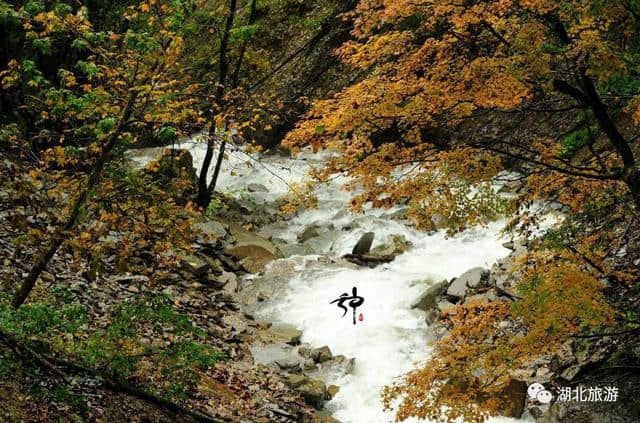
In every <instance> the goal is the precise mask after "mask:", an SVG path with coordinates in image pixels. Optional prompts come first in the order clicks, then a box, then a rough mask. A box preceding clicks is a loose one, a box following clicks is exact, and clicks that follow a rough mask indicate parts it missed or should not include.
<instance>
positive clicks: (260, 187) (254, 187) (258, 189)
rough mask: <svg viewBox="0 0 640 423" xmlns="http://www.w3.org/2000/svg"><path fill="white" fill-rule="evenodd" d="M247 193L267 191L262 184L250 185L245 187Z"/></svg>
mask: <svg viewBox="0 0 640 423" xmlns="http://www.w3.org/2000/svg"><path fill="white" fill-rule="evenodd" d="M247 191H249V192H269V189H267V187H265V186H264V185H262V184H256V183H251V184H249V185H247Z"/></svg>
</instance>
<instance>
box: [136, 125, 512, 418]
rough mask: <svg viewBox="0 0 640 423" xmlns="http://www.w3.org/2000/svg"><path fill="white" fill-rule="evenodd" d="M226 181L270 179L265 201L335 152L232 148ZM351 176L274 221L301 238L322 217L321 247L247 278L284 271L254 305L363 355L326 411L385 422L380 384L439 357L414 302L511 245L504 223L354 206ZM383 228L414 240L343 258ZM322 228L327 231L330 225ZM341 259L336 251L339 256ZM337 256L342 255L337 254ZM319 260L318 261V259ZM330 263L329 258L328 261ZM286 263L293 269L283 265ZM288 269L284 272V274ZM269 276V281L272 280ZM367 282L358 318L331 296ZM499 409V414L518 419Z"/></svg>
mask: <svg viewBox="0 0 640 423" xmlns="http://www.w3.org/2000/svg"><path fill="white" fill-rule="evenodd" d="M180 147H181V148H187V149H188V150H189V151H190V152H191V154H192V155H193V158H194V165H195V167H196V169H199V166H200V164H201V163H202V159H203V157H204V153H205V144H204V143H203V142H200V141H198V140H197V138H193V139H190V140H186V141H184V142H183V143H182V145H181V146H180ZM157 154H158V149H144V150H139V151H137V152H136V153H135V154H133V155H132V158H133V159H134V160H136V161H138V162H139V163H141V164H142V163H144V162H146V161H148V160H150V159H152V158H154V157H155V156H156V155H157ZM228 154H229V157H228V160H226V161H225V162H224V165H223V167H222V171H221V175H220V178H219V180H218V184H217V186H218V190H220V191H221V192H229V193H231V194H233V195H236V196H239V195H246V191H245V190H246V187H247V186H248V184H251V183H253V184H261V185H263V186H265V187H266V188H267V191H266V192H253V193H251V195H252V196H253V197H254V199H255V201H256V202H267V203H269V202H274V201H275V200H277V199H278V198H279V197H281V196H282V195H284V194H286V193H287V191H288V189H289V186H288V184H291V183H292V182H297V181H301V180H302V179H303V178H304V175H305V174H306V172H307V171H308V169H309V168H310V166H315V165H320V164H321V163H322V160H323V158H326V154H327V153H320V154H312V153H310V152H306V153H302V154H301V155H299V156H297V157H295V158H289V157H284V156H280V155H248V154H246V153H245V152H244V151H242V150H240V149H231V151H229V153H228ZM345 181H346V179H344V178H343V177H337V178H335V179H333V180H331V181H330V182H329V183H328V184H326V185H323V186H319V187H317V189H316V194H317V196H318V207H317V208H316V209H313V210H307V211H303V212H301V213H299V214H298V215H297V216H296V217H294V218H293V219H291V220H289V221H287V222H286V224H282V222H280V224H279V225H278V226H277V227H276V228H274V229H273V230H272V236H273V237H274V238H276V237H277V238H280V239H282V240H288V241H291V242H296V237H297V235H298V234H299V233H301V232H302V231H303V230H304V229H305V228H307V227H309V226H310V225H313V224H318V225H320V226H321V227H327V225H329V224H333V228H335V229H336V230H335V232H333V235H332V236H331V237H324V238H323V237H320V238H321V239H325V240H326V241H325V242H324V244H321V245H319V247H318V248H319V250H320V251H318V250H316V251H315V252H314V253H315V254H308V255H304V256H293V257H289V258H285V259H280V260H277V261H275V262H272V263H271V264H270V265H269V266H270V267H269V268H268V269H267V271H266V272H265V275H263V276H255V277H254V276H250V277H248V278H247V280H246V281H245V283H248V284H251V283H257V282H259V280H260V278H262V279H264V278H268V277H269V275H271V274H274V273H278V274H279V275H281V276H280V277H279V278H274V280H273V281H272V282H271V283H277V284H278V286H277V289H275V290H274V293H273V295H272V296H271V297H270V298H269V299H268V300H267V301H264V302H261V303H260V305H259V307H258V308H256V309H255V310H254V312H255V314H256V315H257V316H258V317H259V318H261V319H264V320H268V321H271V322H283V323H288V324H291V325H294V326H296V327H297V328H298V329H300V330H302V331H303V336H302V342H306V343H309V344H311V345H312V346H314V347H319V346H324V345H327V346H329V347H330V349H331V351H332V353H333V354H334V355H336V354H342V355H345V356H346V357H355V358H356V361H355V363H356V364H355V367H354V369H353V371H352V372H350V373H349V374H344V372H327V373H325V374H323V375H322V376H323V377H324V379H325V381H326V383H327V384H335V385H338V386H339V387H340V390H339V392H338V393H337V395H336V396H335V397H334V398H333V399H332V400H331V401H329V402H327V403H326V404H325V410H326V411H328V412H330V413H331V414H332V415H333V416H334V417H335V418H337V419H339V420H340V421H342V422H344V423H350V422H353V423H360V422H363V423H383V422H389V421H393V417H394V413H393V412H392V411H386V412H385V411H383V409H382V404H381V401H380V390H381V388H382V387H383V386H385V385H387V384H389V383H392V382H393V381H394V380H395V379H396V378H398V377H400V376H402V375H403V374H404V373H406V372H407V371H410V370H412V369H415V368H416V367H417V366H419V365H420V363H422V362H424V361H426V360H428V359H429V354H430V351H431V347H430V344H431V342H432V340H431V339H429V336H428V331H427V324H426V322H425V314H424V312H422V311H419V310H415V309H411V304H412V303H413V302H414V301H415V300H416V298H418V297H419V296H420V294H421V293H422V292H423V291H424V290H425V289H426V288H427V287H428V286H430V284H433V283H435V282H437V281H440V280H442V279H450V278H452V277H455V276H458V275H460V274H461V273H463V272H464V271H466V270H468V269H470V268H472V267H475V266H483V267H487V268H490V267H491V265H492V264H493V263H494V262H495V261H496V260H498V259H500V258H503V257H505V256H507V255H508V254H509V252H510V250H508V249H506V248H504V247H503V246H502V244H503V243H504V242H505V241H506V239H504V238H502V237H501V234H500V229H501V228H502V226H503V224H504V222H495V223H493V224H490V225H489V226H488V227H483V228H475V229H469V230H467V231H465V232H463V233H461V234H459V235H456V236H454V237H447V236H446V234H445V233H443V232H442V231H438V232H435V233H430V234H426V233H424V232H418V231H416V230H415V229H414V228H412V227H411V226H409V225H408V224H407V222H406V221H402V220H398V219H394V218H392V216H393V215H394V213H396V212H398V211H399V210H401V206H398V207H396V208H394V209H391V210H376V209H367V210H365V213H364V214H358V215H354V214H351V213H350V212H348V211H347V206H346V204H347V202H348V200H349V198H350V193H348V192H346V191H344V190H343V189H342V184H343V183H344V182H345ZM368 231H372V232H375V238H374V241H373V247H375V246H376V245H378V244H380V243H382V242H384V241H386V238H387V236H388V235H391V234H397V235H403V236H404V237H405V238H406V239H407V240H408V241H410V242H411V243H412V244H413V246H412V248H411V249H409V250H408V251H407V252H406V253H404V254H401V255H399V256H398V257H396V259H395V260H394V261H392V262H391V263H388V264H383V265H380V266H378V267H376V268H375V269H368V268H364V267H356V266H352V265H349V264H340V263H341V261H340V260H337V259H338V257H339V256H341V255H343V254H346V253H350V252H351V249H352V248H353V246H354V245H355V243H356V242H357V241H358V239H359V238H360V236H361V235H362V234H363V233H365V232H368ZM321 235H322V234H321ZM332 259H334V260H332ZM332 261H333V262H332ZM310 263H312V264H313V265H309V264H310ZM323 263H326V265H325V264H323ZM279 268H288V269H291V270H290V271H288V272H274V271H275V270H278V269H279ZM282 275H284V276H282ZM263 282H264V280H263ZM352 287H357V290H358V295H360V296H362V297H363V298H364V303H363V304H362V305H361V306H360V307H358V309H357V313H358V315H359V314H360V313H361V314H362V321H359V320H357V321H356V324H355V325H354V324H353V322H352V318H351V309H349V313H347V314H346V315H345V316H344V317H341V316H342V313H343V312H342V310H341V309H339V308H338V307H337V306H336V304H335V303H334V304H330V302H331V301H333V300H335V299H337V298H338V297H339V296H340V295H341V294H343V293H349V294H350V293H351V289H352ZM515 421H517V420H514V419H509V418H494V419H492V420H491V422H492V423H505V422H515Z"/></svg>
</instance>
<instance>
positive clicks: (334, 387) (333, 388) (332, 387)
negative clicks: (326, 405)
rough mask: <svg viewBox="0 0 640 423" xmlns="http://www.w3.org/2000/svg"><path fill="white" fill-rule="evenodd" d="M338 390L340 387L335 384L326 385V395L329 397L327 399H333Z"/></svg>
mask: <svg viewBox="0 0 640 423" xmlns="http://www.w3.org/2000/svg"><path fill="white" fill-rule="evenodd" d="M339 391H340V387H339V386H337V385H329V386H328V387H327V396H328V397H329V399H333V398H334V397H335V396H336V395H337V394H338V392H339Z"/></svg>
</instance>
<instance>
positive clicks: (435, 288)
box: [411, 280, 449, 311]
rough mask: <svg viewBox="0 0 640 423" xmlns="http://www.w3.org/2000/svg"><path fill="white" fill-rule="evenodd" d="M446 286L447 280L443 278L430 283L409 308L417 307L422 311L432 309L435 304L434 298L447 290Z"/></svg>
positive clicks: (447, 284)
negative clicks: (432, 283)
mask: <svg viewBox="0 0 640 423" xmlns="http://www.w3.org/2000/svg"><path fill="white" fill-rule="evenodd" d="M448 286H449V282H448V281H447V280H443V281H440V282H438V283H436V284H434V285H431V286H430V287H429V288H427V289H426V291H424V292H423V293H422V295H420V297H419V298H418V299H417V300H416V301H415V302H414V303H413V304H412V305H411V308H417V309H419V310H423V311H430V310H432V309H433V308H434V307H435V306H436V299H437V298H438V297H439V296H440V295H442V294H444V293H445V292H446V291H447V287H448Z"/></svg>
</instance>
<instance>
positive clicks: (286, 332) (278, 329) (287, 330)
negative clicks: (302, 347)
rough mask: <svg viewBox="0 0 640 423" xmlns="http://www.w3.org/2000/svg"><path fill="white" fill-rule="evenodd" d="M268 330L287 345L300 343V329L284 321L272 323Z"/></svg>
mask: <svg viewBox="0 0 640 423" xmlns="http://www.w3.org/2000/svg"><path fill="white" fill-rule="evenodd" d="M269 332H270V333H271V334H272V335H273V336H275V337H276V338H279V339H281V340H282V341H283V342H285V343H287V344H289V345H298V344H299V343H300V337H301V336H302V331H301V330H299V329H296V328H295V327H294V326H292V325H287V324H286V323H281V324H274V325H272V326H271V327H270V328H269Z"/></svg>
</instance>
